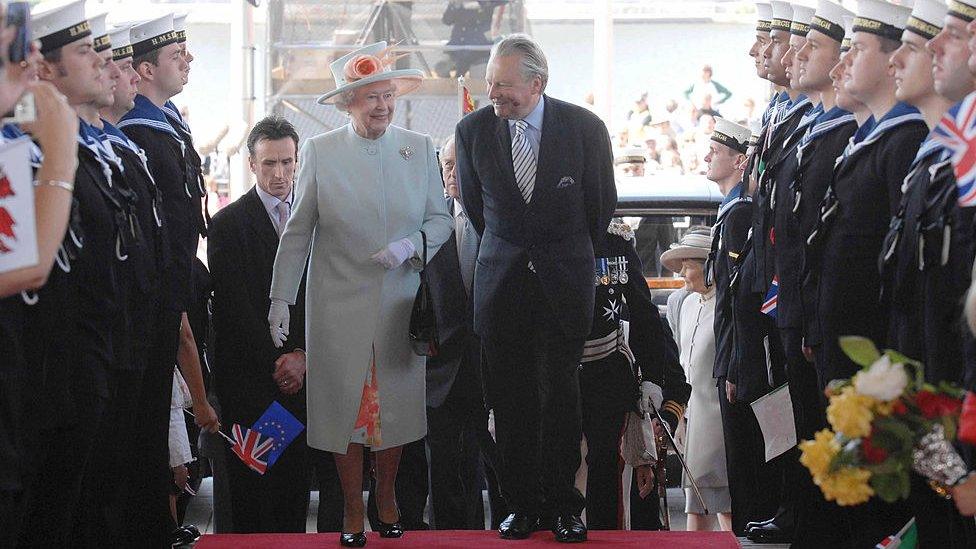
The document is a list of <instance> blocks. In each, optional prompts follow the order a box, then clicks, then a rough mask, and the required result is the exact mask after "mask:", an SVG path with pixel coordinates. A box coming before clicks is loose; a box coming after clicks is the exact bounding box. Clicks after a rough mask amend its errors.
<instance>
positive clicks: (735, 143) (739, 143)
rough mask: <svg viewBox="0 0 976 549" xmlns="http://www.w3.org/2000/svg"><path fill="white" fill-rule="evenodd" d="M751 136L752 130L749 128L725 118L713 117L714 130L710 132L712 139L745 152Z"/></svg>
mask: <svg viewBox="0 0 976 549" xmlns="http://www.w3.org/2000/svg"><path fill="white" fill-rule="evenodd" d="M751 136H752V130H750V129H749V128H747V127H745V126H742V125H739V124H736V123H735V122H732V121H731V120H727V119H725V118H721V117H715V130H714V131H713V132H712V141H714V142H716V143H719V144H722V145H725V146H726V147H729V148H730V149H735V150H736V151H738V152H740V153H743V154H745V152H746V150H747V149H748V148H749V138H750V137H751Z"/></svg>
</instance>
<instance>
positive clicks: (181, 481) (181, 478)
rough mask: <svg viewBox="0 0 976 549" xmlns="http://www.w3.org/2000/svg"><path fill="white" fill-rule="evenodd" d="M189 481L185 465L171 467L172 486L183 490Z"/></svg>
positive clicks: (188, 472)
mask: <svg viewBox="0 0 976 549" xmlns="http://www.w3.org/2000/svg"><path fill="white" fill-rule="evenodd" d="M189 480H190V471H189V469H187V468H186V465H177V466H176V467H173V484H175V485H176V487H177V488H179V489H180V490H183V489H184V488H186V483H187V482H188V481H189Z"/></svg>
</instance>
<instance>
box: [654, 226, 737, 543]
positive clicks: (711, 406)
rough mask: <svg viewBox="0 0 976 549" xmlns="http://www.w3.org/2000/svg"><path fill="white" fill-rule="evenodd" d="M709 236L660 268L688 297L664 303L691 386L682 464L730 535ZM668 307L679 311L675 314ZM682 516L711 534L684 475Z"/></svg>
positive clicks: (676, 247)
mask: <svg viewBox="0 0 976 549" xmlns="http://www.w3.org/2000/svg"><path fill="white" fill-rule="evenodd" d="M711 245H712V237H711V231H709V230H708V229H706V228H699V229H693V230H691V231H689V232H688V234H686V235H685V236H684V237H683V238H682V239H681V242H679V243H678V244H672V245H671V249H669V250H668V251H666V252H664V254H662V255H661V263H662V264H663V265H664V266H665V267H666V268H667V269H668V270H671V271H674V272H676V273H680V274H681V276H682V278H684V279H685V290H687V291H688V292H690V293H688V294H687V296H686V297H685V298H684V299H683V300H680V301H676V302H672V301H669V302H668V306H669V310H668V317H670V318H674V317H675V316H676V315H677V316H678V319H679V320H678V329H677V331H675V334H674V335H675V339H676V340H677V343H678V348H679V349H680V351H681V366H682V367H684V369H685V375H686V376H687V378H688V382H689V383H691V399H690V400H689V401H688V410H687V412H686V416H687V421H688V422H687V435H686V437H685V460H686V461H687V463H688V469H689V470H690V471H691V474H692V475H694V477H695V480H696V481H697V482H698V487H699V488H700V489H701V495H702V499H704V501H705V505H707V506H708V512H709V513H717V514H718V520H719V525H720V527H721V529H722V530H731V529H732V515H731V511H732V502H731V499H730V496H729V480H728V472H727V470H726V464H725V438H724V435H723V433H722V413H721V411H720V409H719V403H718V391H717V390H716V389H715V378H713V377H712V367H713V366H714V364H715V331H714V328H713V326H714V325H715V288H708V287H706V286H705V276H704V267H705V260H706V259H707V258H708V252H709V251H710V250H711ZM672 307H679V308H680V311H674V310H673V309H672ZM682 484H683V486H684V488H685V513H687V514H688V530H707V529H709V527H708V523H707V522H706V517H705V516H704V513H705V510H704V509H702V507H701V503H700V502H699V500H698V496H697V495H696V494H695V491H694V489H693V488H692V487H691V483H690V482H689V480H688V478H687V475H685V477H684V478H683V480H682Z"/></svg>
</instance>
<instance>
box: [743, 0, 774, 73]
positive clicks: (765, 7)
mask: <svg viewBox="0 0 976 549" xmlns="http://www.w3.org/2000/svg"><path fill="white" fill-rule="evenodd" d="M772 22H773V8H772V6H770V5H769V2H756V40H755V41H754V42H753V43H752V47H751V48H749V57H752V60H753V62H754V63H755V65H756V76H758V77H759V78H762V79H765V78H766V66H765V64H763V57H762V51H763V49H765V48H766V44H769V31H770V30H771V29H772Z"/></svg>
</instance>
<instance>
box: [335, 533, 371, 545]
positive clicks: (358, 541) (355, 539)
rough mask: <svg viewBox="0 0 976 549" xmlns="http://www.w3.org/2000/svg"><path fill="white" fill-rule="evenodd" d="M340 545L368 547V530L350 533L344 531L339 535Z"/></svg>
mask: <svg viewBox="0 0 976 549" xmlns="http://www.w3.org/2000/svg"><path fill="white" fill-rule="evenodd" d="M339 545H342V546H343V547H366V532H357V533H355V534H350V533H348V532H343V533H342V535H340V536H339Z"/></svg>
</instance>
